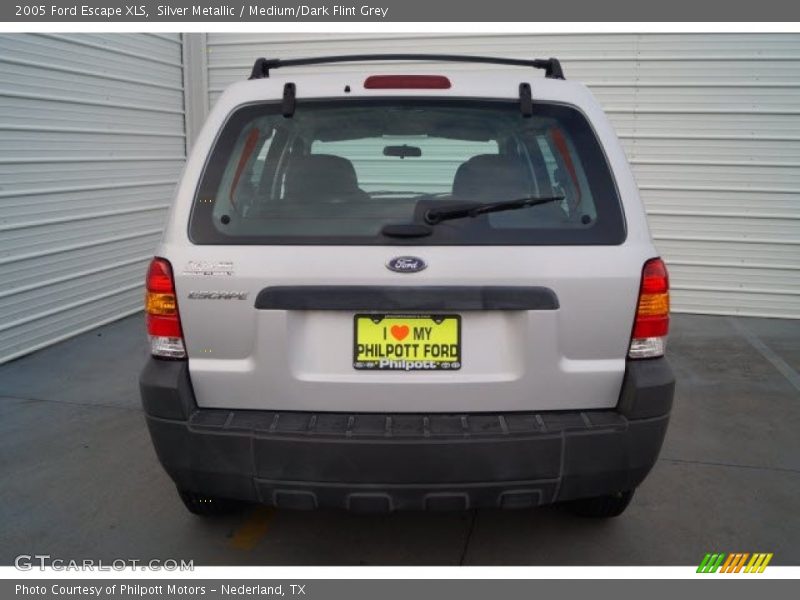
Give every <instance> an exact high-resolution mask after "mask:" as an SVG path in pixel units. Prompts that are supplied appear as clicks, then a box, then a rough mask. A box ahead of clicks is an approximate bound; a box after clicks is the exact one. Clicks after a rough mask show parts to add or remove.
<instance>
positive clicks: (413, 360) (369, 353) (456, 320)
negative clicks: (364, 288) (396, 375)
mask: <svg viewBox="0 0 800 600" xmlns="http://www.w3.org/2000/svg"><path fill="white" fill-rule="evenodd" d="M359 323H364V324H365V325H366V326H367V329H370V330H371V331H369V332H367V331H366V330H365V329H363V328H362V329H361V333H362V335H361V339H359ZM461 325H462V324H461V315H457V314H450V313H447V314H438V313H436V314H427V313H413V314H392V313H380V314H376V313H357V314H355V315H353V368H354V369H355V370H357V371H406V372H413V371H445V372H449V371H458V370H460V369H461V366H462V364H463V361H462V351H463V349H462V346H461ZM442 326H444V327H443V328H442V329H439V328H440V327H442ZM393 327H394V328H397V329H396V330H393V329H392V328H393ZM404 327H405V329H404ZM425 327H429V328H430V329H428V331H427V333H426V332H425V330H424V328H425ZM420 328H422V329H420ZM434 328H436V331H435V332H434ZM381 329H382V331H381ZM453 330H454V331H453ZM376 332H377V333H376ZM376 335H377V336H378V337H377V339H376ZM426 335H427V339H425V336H426ZM398 336H401V337H398ZM434 336H435V338H436V341H433V340H431V337H434ZM375 344H377V346H375ZM366 346H371V349H370V350H368V349H367V348H366ZM389 346H392V349H389ZM398 347H399V348H398ZM453 353H455V356H452V354H453Z"/></svg>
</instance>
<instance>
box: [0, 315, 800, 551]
mask: <svg viewBox="0 0 800 600" xmlns="http://www.w3.org/2000/svg"><path fill="white" fill-rule="evenodd" d="M141 321H142V319H141V317H140V316H136V317H131V318H128V319H125V320H123V321H119V322H117V323H114V324H111V325H108V326H105V327H102V328H101V329H98V330H96V331H93V332H90V333H87V334H84V335H82V336H80V337H77V338H75V339H72V340H69V341H67V342H64V343H61V344H58V345H57V346H53V347H51V348H48V349H46V350H43V351H40V352H37V353H36V354H33V355H31V356H28V357H26V358H23V359H20V360H17V361H15V362H13V363H10V364H8V365H5V366H2V367H0V564H11V563H12V562H13V559H14V557H15V556H16V555H17V554H20V553H24V554H50V555H51V556H53V557H59V558H64V559H80V558H95V559H97V558H100V559H104V560H112V559H115V558H129V559H133V558H138V559H153V558H162V559H164V558H178V559H180V558H183V559H187V560H188V559H194V561H195V564H197V565H201V564H226V565H250V564H347V565H358V564H370V565H392V564H419V565H428V564H436V565H453V564H470V565H525V564H536V565H570V564H575V565H580V564H591V565H595V564H596V565H606V564H623V565H625V564H630V565H645V564H649V565H687V564H697V563H698V562H699V561H700V560H701V558H702V557H703V555H704V554H705V553H706V552H708V551H722V552H736V551H745V552H754V551H757V552H773V553H774V554H775V557H774V559H773V564H793V565H798V564H800V518H798V498H800V434H798V432H800V377H798V370H800V321H780V320H770V319H742V318H737V319H733V318H728V317H701V316H689V315H677V316H675V317H674V319H673V327H672V335H671V339H670V344H669V354H670V358H671V362H672V365H673V367H674V369H675V371H676V374H677V377H678V382H679V383H678V391H677V397H676V403H675V409H674V412H673V419H672V424H671V427H670V430H669V433H668V435H667V441H666V443H665V447H664V449H663V451H662V454H661V458H660V460H659V462H658V464H657V465H656V467H655V469H654V470H653V472H652V473H651V475H650V477H649V478H648V479H647V480H646V481H645V482H644V484H643V485H642V486H641V488H640V489H639V491H638V493H637V495H636V497H635V498H634V501H633V504H632V505H631V507H630V508H629V509H628V511H627V512H626V513H625V514H624V515H623V516H622V517H620V518H619V519H616V520H610V521H606V522H602V521H591V520H583V519H577V518H575V517H572V516H571V515H570V514H569V513H567V512H565V511H563V510H561V509H558V508H553V507H550V508H544V509H539V510H535V511H522V512H502V511H496V510H479V511H470V512H467V513H457V514H417V513H412V514H393V515H388V516H379V517H374V516H358V515H352V514H347V513H343V512H337V511H320V512H311V513H308V512H286V511H277V512H275V511H272V510H269V509H265V508H262V507H254V508H252V509H250V510H248V511H246V512H244V513H243V514H241V515H236V516H229V517H224V518H219V519H216V520H202V519H199V518H197V517H194V516H192V515H190V514H189V513H188V512H186V511H185V509H184V508H183V506H182V504H181V503H180V501H179V500H178V498H177V495H176V494H175V492H174V488H173V486H172V485H171V482H170V481H169V479H168V478H167V476H166V475H165V474H164V473H163V472H162V470H161V468H160V466H159V465H158V463H157V461H156V457H155V454H154V452H153V449H152V447H151V445H150V440H149V438H148V435H147V431H146V428H145V424H144V419H143V416H142V413H141V411H140V408H139V397H138V391H137V384H136V378H137V375H138V371H139V369H140V367H141V365H142V364H143V362H144V360H145V357H146V349H145V342H144V336H143V326H142V323H141Z"/></svg>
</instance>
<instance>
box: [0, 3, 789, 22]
mask: <svg viewBox="0 0 800 600" xmlns="http://www.w3.org/2000/svg"><path fill="white" fill-rule="evenodd" d="M799 15H800V3H797V2H788V1H787V0H760V1H759V2H758V3H757V4H753V3H752V2H749V1H745V0H729V1H723V0H670V1H669V2H666V1H651V2H646V1H642V0H558V2H553V1H536V0H528V1H525V0H492V1H491V2H486V1H484V0H436V1H431V0H358V1H351V0H337V1H331V0H131V1H130V2H126V1H125V0H122V1H120V0H45V1H37V0H33V1H30V0H16V1H15V0H11V2H9V3H7V2H3V3H2V4H1V5H0V18H1V19H2V21H4V22H6V23H9V22H10V23H14V22H19V23H24V22H27V23H30V22H34V23H35V22H47V23H53V22H79V21H84V22H109V23H120V22H138V23H147V22H174V23H192V22H220V21H222V22H289V21H295V22H326V21H331V22H336V21H338V22H353V23H364V22H541V21H562V22H568V21H575V22H589V21H606V22H607V21H622V22H631V21H669V22H677V21H693V22H697V21H705V22H719V21H725V22H740V23H750V22H754V21H761V22H790V21H795V20H800V19H798V16H799Z"/></svg>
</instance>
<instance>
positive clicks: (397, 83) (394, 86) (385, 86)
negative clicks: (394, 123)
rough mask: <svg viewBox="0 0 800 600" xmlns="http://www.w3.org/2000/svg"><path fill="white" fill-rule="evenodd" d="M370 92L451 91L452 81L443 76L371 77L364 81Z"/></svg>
mask: <svg viewBox="0 0 800 600" xmlns="http://www.w3.org/2000/svg"><path fill="white" fill-rule="evenodd" d="M364 87H365V88H366V89H368V90H449V89H450V80H449V79H448V78H447V77H444V76H443V75H370V76H369V77H367V78H366V79H365V80H364Z"/></svg>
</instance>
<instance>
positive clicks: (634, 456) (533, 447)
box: [140, 359, 674, 512]
mask: <svg viewBox="0 0 800 600" xmlns="http://www.w3.org/2000/svg"><path fill="white" fill-rule="evenodd" d="M140 387H141V392H142V400H143V404H144V407H145V413H146V416H147V424H148V427H149V429H150V434H151V436H152V438H153V443H154V445H155V448H156V452H157V454H158V457H159V459H160V461H161V463H162V464H163V466H164V468H165V469H166V471H167V473H169V475H170V476H171V477H172V479H173V480H174V481H175V483H176V484H177V485H178V487H180V488H181V489H185V490H190V491H195V492H199V493H204V494H208V495H214V496H221V497H228V498H237V499H242V500H248V501H254V502H261V503H265V504H271V505H276V506H279V507H289V508H317V507H341V508H347V509H351V510H359V511H376V512H383V511H389V510H397V509H409V510H415V509H418V510H423V509H464V508H471V507H479V506H491V507H504V508H520V507H529V506H537V505H540V504H547V503H552V502H557V501H562V500H571V499H576V498H581V497H590V496H598V495H603V494H608V493H612V492H616V491H622V490H628V489H632V488H634V487H636V486H637V485H638V484H639V483H640V482H641V481H642V480H643V479H644V478H645V476H646V475H647V473H648V472H649V471H650V469H651V468H652V466H653V464H654V463H655V461H656V458H657V456H658V452H659V450H660V448H661V444H662V442H663V439H664V435H665V432H666V428H667V423H668V419H669V411H670V408H671V405H672V396H673V390H674V377H673V375H672V371H671V370H670V368H669V365H668V363H667V362H666V360H665V359H655V360H649V361H639V362H630V363H629V365H628V369H627V372H626V375H625V382H624V385H623V388H622V392H621V394H620V402H619V405H618V406H617V408H616V409H615V410H599V411H598V410H595V411H582V412H581V411H568V412H540V413H535V412H531V413H492V414H484V413H471V414H439V413H435V414H434V413H432V414H427V415H425V414H391V415H388V414H375V413H363V414H351V413H309V412H273V411H230V410H212V409H198V408H197V406H196V404H195V402H194V397H193V394H192V390H191V383H190V381H189V374H188V367H187V365H186V363H185V362H178V361H161V360H155V359H151V360H150V361H149V362H148V364H147V365H146V367H145V369H144V371H143V372H142V375H141V379H140Z"/></svg>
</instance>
